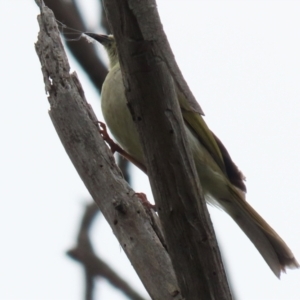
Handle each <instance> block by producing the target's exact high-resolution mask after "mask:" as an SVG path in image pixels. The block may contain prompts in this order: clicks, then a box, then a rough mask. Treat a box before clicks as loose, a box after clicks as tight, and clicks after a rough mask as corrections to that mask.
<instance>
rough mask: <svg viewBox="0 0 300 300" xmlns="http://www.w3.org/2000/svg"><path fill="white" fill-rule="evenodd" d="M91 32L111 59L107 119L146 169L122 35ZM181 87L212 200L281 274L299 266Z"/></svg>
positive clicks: (104, 105)
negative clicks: (122, 58)
mask: <svg viewBox="0 0 300 300" xmlns="http://www.w3.org/2000/svg"><path fill="white" fill-rule="evenodd" d="M85 34H86V35H87V36H89V37H91V38H93V39H94V40H96V41H98V42H99V43H101V44H102V45H103V46H104V48H105V50H106V52H107V54H108V58H109V72H108V74H107V76H106V78H105V80H104V83H103V86H102V92H101V109H102V113H103V117H104V120H105V122H106V124H107V126H108V128H109V130H110V132H111V133H112V135H113V136H114V138H115V140H116V141H117V143H118V144H119V145H120V146H121V148H122V149H124V152H125V153H127V154H128V157H129V160H131V161H132V162H133V163H135V164H136V165H137V166H138V167H140V168H141V169H142V170H143V171H146V167H145V159H144V157H143V150H142V146H141V143H140V141H139V136H138V132H137V129H136V125H135V124H134V121H133V119H132V116H131V113H130V111H129V108H128V105H127V99H126V96H125V88H124V85H123V80H122V72H121V68H120V63H119V57H118V50H117V43H116V40H115V38H114V36H113V35H103V34H95V33H89V32H86V33H85ZM176 92H177V100H178V101H179V104H180V108H181V113H182V115H183V119H184V124H185V125H184V126H185V131H186V134H187V138H188V143H189V146H190V147H191V150H192V155H193V158H194V162H195V166H196V170H197V174H198V176H199V179H200V183H201V186H202V190H203V194H204V197H205V200H206V202H208V203H209V204H212V205H217V206H218V207H220V208H221V209H223V210H224V211H225V212H226V213H227V214H228V215H229V216H230V217H231V218H232V219H233V220H234V221H235V222H236V223H237V225H238V226H239V227H240V228H241V229H242V231H243V232H244V233H245V234H246V236H247V237H248V238H249V239H250V240H251V242H252V243H253V244H254V246H255V247H256V248H257V250H258V251H259V253H260V254H261V256H262V257H263V259H264V260H265V261H266V263H267V264H268V266H269V267H270V269H271V270H272V271H273V273H274V274H275V275H276V276H277V277H278V278H280V275H281V272H285V271H286V268H290V269H295V268H299V267H300V265H299V263H298V262H297V260H296V259H295V257H294V255H293V253H292V251H291V250H290V248H289V247H288V246H287V245H286V243H285V242H284V241H283V239H282V238H281V237H280V236H279V235H278V234H277V233H276V232H275V230H274V229H273V228H272V227H271V226H270V225H269V224H268V223H267V222H266V221H265V220H264V219H263V218H262V217H261V216H260V215H259V214H258V213H257V212H256V211H255V210H254V209H253V208H252V207H251V206H250V204H249V203H248V202H247V201H246V186H245V183H244V181H245V177H244V175H243V174H242V172H241V171H240V170H239V169H238V167H237V166H236V165H235V163H234V162H233V161H232V159H231V157H230V155H229V153H228V151H227V150H226V148H225V146H224V145H223V144H222V142H221V141H220V139H219V138H218V137H217V136H216V135H215V134H214V133H213V132H212V131H211V130H210V129H209V127H208V126H207V124H206V123H205V121H204V119H203V117H202V116H201V115H200V114H199V113H196V112H193V110H192V109H190V110H188V109H186V108H187V107H188V106H189V103H188V101H187V100H186V98H185V97H184V96H183V95H182V94H180V92H179V91H178V90H176ZM125 157H126V155H125ZM130 158H131V159H130Z"/></svg>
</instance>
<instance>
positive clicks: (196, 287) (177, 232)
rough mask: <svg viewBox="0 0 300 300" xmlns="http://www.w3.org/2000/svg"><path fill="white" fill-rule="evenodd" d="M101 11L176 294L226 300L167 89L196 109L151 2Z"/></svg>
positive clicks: (109, 3)
mask: <svg viewBox="0 0 300 300" xmlns="http://www.w3.org/2000/svg"><path fill="white" fill-rule="evenodd" d="M104 6H105V8H106V11H107V16H108V19H109V21H110V22H111V27H112V31H113V34H114V36H115V38H116V41H117V46H118V54H119V60H120V64H121V69H122V74H123V82H124V87H125V91H126V97H127V100H128V105H129V107H130V111H131V114H132V117H133V120H135V122H136V126H137V129H138V132H139V136H140V141H141V143H142V146H143V151H144V156H145V159H146V168H147V173H148V175H149V179H150V183H151V187H152V191H153V195H154V198H155V203H156V206H157V208H158V213H159V217H160V220H161V223H162V227H163V232H164V237H165V239H166V243H167V247H168V250H169V253H170V257H171V259H172V263H173V266H174V269H175V272H176V276H177V279H178V283H179V286H180V289H181V292H182V294H183V296H184V297H186V299H197V300H198V299H205V300H207V299H231V295H230V290H229V286H228V283H227V280H226V275H225V272H224V267H223V264H222V260H221V256H220V252H219V248H218V245H217V241H216V237H215V234H214V231H213V227H212V224H211V221H210V218H209V214H208V211H207V207H206V203H205V201H204V198H203V196H201V195H202V193H201V188H200V185H199V180H198V175H197V173H196V169H195V165H194V161H193V159H192V155H191V150H190V149H189V145H188V142H187V136H186V132H185V131H184V126H183V119H182V115H181V112H180V108H179V104H178V101H177V98H176V93H175V85H174V83H175V84H176V86H177V88H179V90H180V91H181V92H182V93H183V94H184V95H185V96H186V97H187V98H188V101H189V104H190V106H192V107H193V108H194V109H195V107H196V106H193V104H191V103H193V101H192V100H193V99H192V98H191V97H190V96H191V93H190V92H189V90H188V87H187V86H183V83H184V80H183V78H182V75H181V73H180V71H179V69H178V67H177V64H176V62H175V60H174V56H173V54H172V52H171V50H170V46H169V44H168V41H167V38H166V36H165V34H164V32H163V29H162V25H161V22H160V19H159V16H158V12H157V9H156V3H155V0H145V1H142V2H141V1H139V0H104ZM178 78H181V80H178ZM182 86H183V88H181V87H182ZM112 88H113V87H112ZM199 109H200V107H198V112H199V113H201V110H199ZM195 110H197V109H195ZM199 198H200V201H199Z"/></svg>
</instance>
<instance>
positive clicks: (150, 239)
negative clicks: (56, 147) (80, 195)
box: [36, 1, 182, 300]
mask: <svg viewBox="0 0 300 300" xmlns="http://www.w3.org/2000/svg"><path fill="white" fill-rule="evenodd" d="M37 3H38V4H39V6H40V9H41V15H40V16H39V17H38V21H39V25H40V32H39V36H38V42H37V43H36V51H37V53H38V56H39V58H40V62H41V65H42V73H43V76H44V82H45V88H46V92H47V93H48V100H49V103H50V111H49V114H50V117H51V120H52V122H53V124H54V126H55V129H56V131H57V133H58V135H59V137H60V139H61V142H62V144H63V146H64V148H65V150H66V152H67V154H68V155H69V157H70V159H71V161H72V162H73V164H74V166H75V168H76V170H77V172H78V173H79V175H80V177H81V179H82V180H83V182H84V184H85V185H86V187H87V189H88V190H89V192H90V194H91V196H92V197H93V199H94V200H95V202H96V203H97V205H98V206H99V208H100V210H101V212H102V213H103V215H104V216H105V218H106V220H107V221H108V223H109V224H110V226H111V228H112V230H113V232H114V234H115V235H116V237H117V239H118V241H119V243H120V245H121V246H122V248H123V250H124V251H125V253H126V255H127V256H128V258H129V259H130V261H131V263H132V265H133V267H134V268H135V270H136V272H137V273H138V275H139V277H140V278H141V280H142V282H143V284H144V285H145V287H146V289H147V291H148V292H149V294H150V296H151V297H152V298H153V299H159V300H160V299H172V300H174V299H182V297H181V294H180V292H179V291H178V287H177V282H176V278H175V274H174V271H173V269H172V265H171V261H170V258H169V256H168V254H167V252H166V250H165V248H164V247H163V246H162V244H161V243H160V240H159V239H158V237H157V236H156V234H155V231H154V230H153V228H152V226H151V222H150V218H149V217H148V215H147V214H146V212H145V210H144V208H143V206H142V204H141V203H140V201H139V199H138V197H137V196H136V195H135V193H134V191H133V190H132V189H131V188H130V187H129V186H128V184H127V183H126V181H125V180H124V179H123V177H122V174H121V172H120V170H119V169H118V168H117V166H116V164H115V161H114V159H113V156H112V154H111V152H110V151H109V149H108V147H107V146H106V145H105V143H104V141H103V139H102V138H101V137H100V134H99V129H98V127H97V126H96V122H97V120H96V117H95V115H94V113H93V111H92V109H91V108H90V106H89V105H88V104H87V102H86V100H85V97H84V92H83V90H82V88H81V86H80V83H79V81H78V79H77V77H76V74H70V73H69V71H70V67H69V64H68V61H67V58H66V55H65V53H64V51H63V47H62V43H61V40H60V36H59V32H58V28H57V25H56V22H55V18H54V15H53V13H52V12H51V10H49V9H48V8H47V7H45V6H44V4H43V3H42V2H40V1H37ZM145 264H147V266H146V267H145Z"/></svg>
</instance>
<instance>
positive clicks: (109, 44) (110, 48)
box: [85, 32, 119, 69]
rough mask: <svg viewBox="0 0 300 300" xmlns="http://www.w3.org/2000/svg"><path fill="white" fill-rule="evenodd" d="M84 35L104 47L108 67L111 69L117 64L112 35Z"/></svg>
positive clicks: (116, 53)
mask: <svg viewBox="0 0 300 300" xmlns="http://www.w3.org/2000/svg"><path fill="white" fill-rule="evenodd" d="M85 34H86V35H88V36H90V37H91V38H93V39H94V40H96V41H98V42H99V43H101V44H102V45H103V46H104V48H105V50H106V52H107V54H108V58H109V67H110V69H112V68H113V67H114V66H115V65H116V64H117V63H118V62H119V58H118V51H117V45H116V40H115V38H114V37H113V35H111V34H110V35H105V34H95V33H90V32H85Z"/></svg>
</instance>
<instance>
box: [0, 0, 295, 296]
mask: <svg viewBox="0 0 300 300" xmlns="http://www.w3.org/2000/svg"><path fill="white" fill-rule="evenodd" d="M85 2H86V3H87V2H88V3H89V4H88V5H89V7H90V8H91V9H88V10H86V14H87V15H88V16H89V18H90V20H91V24H95V22H94V23H93V20H94V17H93V16H92V15H91V14H96V11H95V9H94V7H93V5H92V2H93V1H92V0H90V1H85ZM158 8H159V12H160V15H161V19H162V22H163V24H164V28H165V30H166V33H167V35H168V38H169V41H170V43H171V46H172V49H173V51H174V53H175V55H176V59H177V61H178V63H179V66H180V68H181V70H182V72H183V74H184V76H185V78H186V80H187V82H188V84H189V86H190V88H191V89H192V91H193V93H194V94H195V96H196V98H197V100H198V101H199V103H200V104H201V106H202V108H203V110H204V112H205V114H206V118H205V120H206V122H207V123H208V125H209V126H210V128H211V129H212V130H213V131H214V132H215V133H216V134H217V135H218V136H219V137H220V138H221V139H222V141H223V142H224V144H225V145H226V147H227V149H228V150H229V151H230V154H231V156H232V157H233V159H234V161H235V162H236V163H237V165H238V166H239V167H240V169H241V170H242V171H243V172H244V174H245V175H246V176H247V188H248V195H247V199H248V201H249V202H250V203H251V205H253V207H255V209H256V210H258V212H259V213H260V214H261V215H262V216H263V217H264V218H265V219H266V220H267V221H268V222H269V223H270V224H271V226H272V227H274V228H275V229H276V231H277V232H278V233H280V235H281V236H282V237H283V238H284V240H285V241H286V242H287V244H288V245H289V246H290V247H291V249H292V250H293V252H294V254H295V256H296V257H297V258H298V260H300V241H299V230H300V222H299V218H300V211H299V208H300V205H299V195H300V184H299V179H300V158H299V152H300V143H299V134H300V121H299V115H300V104H299V100H300V84H299V82H300V59H299V53H300V42H299V30H300V18H299V15H300V1H288V0H285V1H276V0H272V1H264V0H260V1H253V0H239V1H227V0H223V1H213V0H211V1H208V0H207V1H200V0H197V1H196V0H195V1H174V0H173V1H171V0H159V1H158ZM37 14H38V9H37V7H36V5H35V3H34V1H24V0H19V1H18V0H12V1H0V22H1V23H2V24H1V26H0V36H1V41H2V43H1V55H0V66H1V69H0V72H1V73H0V79H1V99H2V104H3V105H2V109H1V110H0V119H1V124H2V126H1V127H0V131H1V133H0V136H1V138H2V146H1V155H0V170H1V173H0V174H1V175H0V176H1V188H0V193H1V202H0V236H1V255H0V265H1V284H0V299H75V300H76V299H82V295H83V283H82V282H83V276H82V270H81V267H80V266H79V265H78V264H77V263H75V262H73V261H72V260H70V259H68V258H67V257H66V255H65V254H64V253H65V251H66V250H68V249H70V248H71V247H72V246H73V245H74V242H75V237H76V233H77V229H78V225H79V219H80V217H81V215H82V212H83V207H84V204H85V203H87V202H88V199H89V195H88V192H87V191H86V189H85V187H84V185H83V184H82V182H81V180H80V178H79V176H78V175H77V173H76V171H75V169H74V167H73V166H72V164H71V162H70V161H69V159H68V157H67V155H66V154H65V151H64V149H63V147H62V146H61V144H60V141H59V139H58V137H57V135H56V133H55V131H54V128H53V126H52V124H51V121H50V118H49V116H48V113H47V111H48V109H49V105H48V102H47V99H46V95H45V92H44V84H43V81H42V74H41V71H40V64H39V61H38V57H37V55H36V54H35V50H34V42H35V41H36V37H37V32H38V26H37V21H36V15H37ZM91 29H92V30H96V29H94V28H91ZM71 60H72V59H71ZM71 64H72V68H73V70H76V72H77V73H78V74H79V78H80V79H81V80H82V84H83V87H84V89H85V93H86V96H87V99H88V101H89V102H90V103H91V104H92V105H93V107H94V110H96V111H98V112H99V110H100V109H99V102H98V99H97V98H98V95H97V93H96V91H95V90H94V89H93V88H92V87H91V85H90V84H89V82H88V80H87V78H86V76H85V75H84V74H83V73H82V71H81V70H80V68H79V67H78V65H77V64H76V63H74V62H73V60H72V62H71ZM99 118H101V116H100V113H99ZM137 172H138V171H136V170H135V171H134V174H135V175H137V174H138V173H137ZM136 178H137V179H136V180H135V182H134V188H135V189H136V190H137V191H143V192H146V193H147V194H148V197H149V198H151V193H150V190H149V186H148V184H147V179H146V177H145V176H143V175H141V174H140V173H139V174H138V176H136ZM210 212H211V216H212V219H213V223H214V226H215V229H216V231H217V235H218V237H219V240H220V243H221V245H222V248H223V250H224V256H225V257H226V259H227V264H228V267H229V270H230V275H231V277H232V281H233V284H234V287H235V290H236V292H237V296H238V299H243V300H244V299H247V300H252V299H255V300H256V299H284V300H286V299H300V289H299V283H300V271H299V270H298V271H288V274H287V275H283V276H282V279H281V280H280V281H279V280H278V279H277V278H276V277H275V276H274V275H273V274H272V272H271V271H270V270H269V268H268V266H267V265H266V263H265V262H264V261H263V259H262V258H261V257H260V255H259V254H258V252H257V251H256V249H255V248H254V247H253V246H252V244H251V242H250V241H249V240H248V239H247V238H246V237H245V235H244V234H243V233H242V232H241V230H240V229H239V228H238V227H237V226H236V225H235V224H234V222H232V221H231V219H230V218H229V217H228V216H227V215H226V214H225V213H223V212H222V211H219V210H217V209H215V208H211V209H210ZM93 238H94V242H95V244H96V248H97V251H98V252H99V253H101V256H102V257H104V258H105V259H106V260H107V261H108V262H109V263H110V264H111V265H112V266H113V267H114V268H115V269H116V270H117V271H118V272H120V274H122V275H124V276H125V277H126V279H127V280H128V281H130V282H131V283H132V285H134V286H136V288H137V289H139V290H140V291H141V292H142V293H143V287H142V285H141V284H140V283H139V282H138V279H137V277H136V275H135V274H134V271H133V270H132V269H131V267H130V263H129V262H128V261H127V259H126V255H125V254H124V252H123V251H122V250H121V248H120V246H119V245H118V243H117V242H116V239H115V238H114V236H113V234H112V232H111V229H110V228H109V227H108V225H107V224H106V223H105V221H104V220H103V218H99V219H98V221H97V222H96V223H95V226H94V231H93ZM195 280H197V279H196V278H195ZM99 282H100V283H99V285H97V294H98V295H99V298H100V297H101V299H105V300H106V299H108V300H109V299H116V300H118V299H125V298H124V297H123V296H122V295H120V294H119V293H115V292H114V291H113V290H112V289H110V288H109V286H108V285H107V284H106V283H105V282H104V281H103V280H102V281H99Z"/></svg>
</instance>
